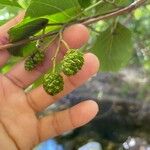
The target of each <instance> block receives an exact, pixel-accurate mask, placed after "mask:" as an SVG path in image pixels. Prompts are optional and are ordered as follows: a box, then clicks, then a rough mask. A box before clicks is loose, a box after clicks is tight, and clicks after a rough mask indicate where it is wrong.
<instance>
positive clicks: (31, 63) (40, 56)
mask: <svg viewBox="0 0 150 150" xmlns="http://www.w3.org/2000/svg"><path fill="white" fill-rule="evenodd" d="M44 57H45V55H44V52H43V51H41V50H39V49H37V50H36V51H35V52H34V53H33V54H32V55H31V56H29V57H28V58H27V59H26V61H25V70H27V71H32V70H33V69H35V68H36V67H37V65H39V64H40V63H42V62H43V61H44Z"/></svg>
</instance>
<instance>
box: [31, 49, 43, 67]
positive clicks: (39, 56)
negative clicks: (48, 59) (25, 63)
mask: <svg viewBox="0 0 150 150" xmlns="http://www.w3.org/2000/svg"><path fill="white" fill-rule="evenodd" d="M44 56H45V55H44V52H43V51H41V50H37V51H35V52H34V53H33V60H34V62H36V63H38V64H39V63H41V62H42V61H43V60H44Z"/></svg>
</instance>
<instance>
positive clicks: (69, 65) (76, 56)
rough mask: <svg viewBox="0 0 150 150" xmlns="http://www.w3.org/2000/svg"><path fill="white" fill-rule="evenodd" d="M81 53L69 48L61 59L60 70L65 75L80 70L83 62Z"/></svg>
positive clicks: (70, 74) (73, 73)
mask: <svg viewBox="0 0 150 150" xmlns="http://www.w3.org/2000/svg"><path fill="white" fill-rule="evenodd" d="M83 55H84V54H83V53H82V52H79V51H77V50H74V49H70V50H69V51H68V52H67V54H66V55H65V56H64V59H63V60H62V64H61V67H62V71H63V73H64V74H65V75H67V76H72V75H75V74H76V73H77V72H78V71H79V70H81V68H82V66H83V64H84V57H83Z"/></svg>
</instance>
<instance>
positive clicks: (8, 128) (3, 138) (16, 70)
mask: <svg viewBox="0 0 150 150" xmlns="http://www.w3.org/2000/svg"><path fill="white" fill-rule="evenodd" d="M22 17H23V14H20V15H19V16H17V17H16V18H15V19H13V20H11V21H9V22H8V23H7V24H5V25H3V26H1V27H0V42H1V44H5V43H7V42H8V35H7V31H8V30H9V29H10V28H11V27H12V26H13V25H15V24H16V23H17V22H20V20H21V18H22ZM63 38H64V40H65V41H66V42H67V43H68V45H69V46H70V47H71V48H80V47H81V46H82V45H83V44H85V43H86V42H87V40H88V31H87V29H86V27H84V26H83V25H80V24H78V25H73V26H71V27H68V28H67V29H66V30H65V31H64V33H63ZM55 49H56V41H55V42H54V43H52V45H51V46H50V47H49V48H48V50H47V56H48V57H49V58H50V57H52V53H53V52H54V51H55ZM64 53H65V49H64V48H63V47H62V48H61V52H60V54H59V59H61V58H62V57H63V54H64ZM9 57H10V55H9V53H8V52H7V50H1V51H0V67H2V66H3V65H4V64H5V63H6V62H7V61H8V59H9ZM49 58H46V59H45V62H44V63H43V64H42V65H40V66H39V67H38V68H37V69H36V70H34V71H32V72H27V71H25V69H24V61H21V62H20V63H18V64H16V65H15V66H14V67H13V68H12V69H11V70H10V71H9V72H8V73H7V74H5V75H2V74H0V149H1V150H31V149H32V148H33V147H34V146H35V145H37V144H39V143H40V142H42V141H44V140H46V139H48V138H52V137H54V136H57V135H60V134H61V133H63V132H65V131H68V130H71V129H74V128H77V127H79V126H82V125H84V124H86V123H87V122H89V121H90V120H91V119H92V118H93V117H94V116H95V115H96V114H97V112H98V106H97V104H96V103H95V102H94V101H91V100H89V101H85V102H82V103H80V104H78V105H76V106H74V107H72V108H69V109H67V110H64V111H60V112H56V113H53V114H51V115H49V116H46V117H44V118H41V119H39V118H37V117H36V113H37V112H40V111H42V110H43V109H44V108H46V107H47V106H49V105H50V104H52V103H54V102H56V101H57V100H59V99H60V98H61V97H63V96H64V95H66V94H68V93H70V92H71V91H72V90H74V89H75V88H77V87H78V86H80V85H82V84H83V83H84V82H85V81H86V80H87V79H89V78H90V77H91V76H92V75H94V74H95V73H96V72H97V71H98V68H99V61H98V59H97V58H96V56H95V55H93V54H91V53H88V54H85V56H84V59H85V64H84V66H83V68H82V70H81V71H79V72H78V73H77V74H76V75H75V76H73V77H67V76H65V75H64V81H65V85H64V90H63V91H62V92H60V93H59V94H58V95H56V96H50V95H48V94H47V93H46V92H45V91H44V89H43V87H42V86H39V87H37V88H36V89H34V90H32V91H30V92H26V93H25V92H24V89H25V88H27V87H28V86H29V85H30V84H32V83H33V82H34V81H35V80H36V79H38V78H39V77H40V76H41V75H42V74H43V73H44V72H46V70H47V69H48V68H49V67H51V66H50V65H51V64H49V61H48V60H49Z"/></svg>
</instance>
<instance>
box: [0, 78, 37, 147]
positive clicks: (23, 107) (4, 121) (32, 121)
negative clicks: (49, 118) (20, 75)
mask: <svg viewBox="0 0 150 150" xmlns="http://www.w3.org/2000/svg"><path fill="white" fill-rule="evenodd" d="M0 87H1V90H0V120H1V125H2V127H3V128H4V130H5V131H6V132H7V134H8V136H9V137H10V138H11V139H12V140H13V142H14V144H15V146H17V147H20V149H23V147H24V148H26V149H31V148H33V146H34V145H35V144H37V143H38V142H39V139H40V137H39V128H38V126H39V124H40V123H39V121H38V119H37V117H36V115H35V112H34V110H33V109H32V108H31V106H30V105H29V103H28V101H29V100H28V97H27V96H26V94H25V93H24V91H23V90H22V89H20V88H19V87H17V86H16V85H14V84H13V83H12V82H11V81H10V80H9V79H7V78H5V77H4V76H0ZM16 95H17V96H16ZM6 140H7V139H6ZM1 148H2V147H1ZM2 149H4V148H2ZM5 149H6V148H5Z"/></svg>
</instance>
